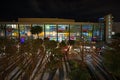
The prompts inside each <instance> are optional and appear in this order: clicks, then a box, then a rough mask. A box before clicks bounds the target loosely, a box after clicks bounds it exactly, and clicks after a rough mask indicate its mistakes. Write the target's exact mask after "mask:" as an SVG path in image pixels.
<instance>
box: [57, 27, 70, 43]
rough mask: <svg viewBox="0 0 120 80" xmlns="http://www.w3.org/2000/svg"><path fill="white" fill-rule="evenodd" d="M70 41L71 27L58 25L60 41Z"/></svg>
mask: <svg viewBox="0 0 120 80" xmlns="http://www.w3.org/2000/svg"><path fill="white" fill-rule="evenodd" d="M68 39H69V25H58V41H59V42H61V41H62V40H68Z"/></svg>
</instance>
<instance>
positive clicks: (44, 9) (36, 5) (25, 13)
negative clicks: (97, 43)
mask: <svg viewBox="0 0 120 80" xmlns="http://www.w3.org/2000/svg"><path fill="white" fill-rule="evenodd" d="M118 1H119V0H118ZM109 13H111V14H112V15H113V16H114V19H113V20H114V21H117V22H118V21H120V4H119V2H117V1H116V0H0V20H12V19H17V18H19V17H22V18H23V17H34V18H36V17H37V18H67V19H75V20H76V21H97V20H98V18H100V17H102V16H104V15H107V14H109Z"/></svg>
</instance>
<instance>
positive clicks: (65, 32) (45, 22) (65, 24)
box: [0, 18, 112, 41]
mask: <svg viewBox="0 0 120 80" xmlns="http://www.w3.org/2000/svg"><path fill="white" fill-rule="evenodd" d="M106 19H108V18H106ZM107 23H108V22H107V21H106V23H104V22H101V23H99V22H98V23H93V22H75V20H72V19H58V18H18V22H0V38H4V37H7V38H14V39H17V38H23V37H24V38H25V39H28V38H37V35H32V34H31V32H30V29H31V27H33V26H41V27H42V28H43V32H42V33H40V34H39V38H42V39H44V38H46V37H47V38H49V39H50V40H55V41H62V40H80V39H81V38H83V37H84V38H85V40H87V41H93V40H95V41H105V40H106V39H108V37H109V36H110V35H109V33H111V32H112V30H110V31H109V30H108V24H107ZM105 24H106V25H105ZM106 26H107V27H106ZM111 27H112V26H111ZM109 38H111V37H109Z"/></svg>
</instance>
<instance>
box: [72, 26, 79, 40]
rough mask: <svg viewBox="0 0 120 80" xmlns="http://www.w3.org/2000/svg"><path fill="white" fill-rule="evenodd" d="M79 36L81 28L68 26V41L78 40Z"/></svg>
mask: <svg viewBox="0 0 120 80" xmlns="http://www.w3.org/2000/svg"><path fill="white" fill-rule="evenodd" d="M80 36H81V26H80V25H70V39H71V40H79V39H80Z"/></svg>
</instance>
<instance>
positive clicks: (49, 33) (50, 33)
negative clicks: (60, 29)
mask: <svg viewBox="0 0 120 80" xmlns="http://www.w3.org/2000/svg"><path fill="white" fill-rule="evenodd" d="M45 37H46V38H49V39H50V40H55V41H57V26H56V25H52V24H47V25H45Z"/></svg>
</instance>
